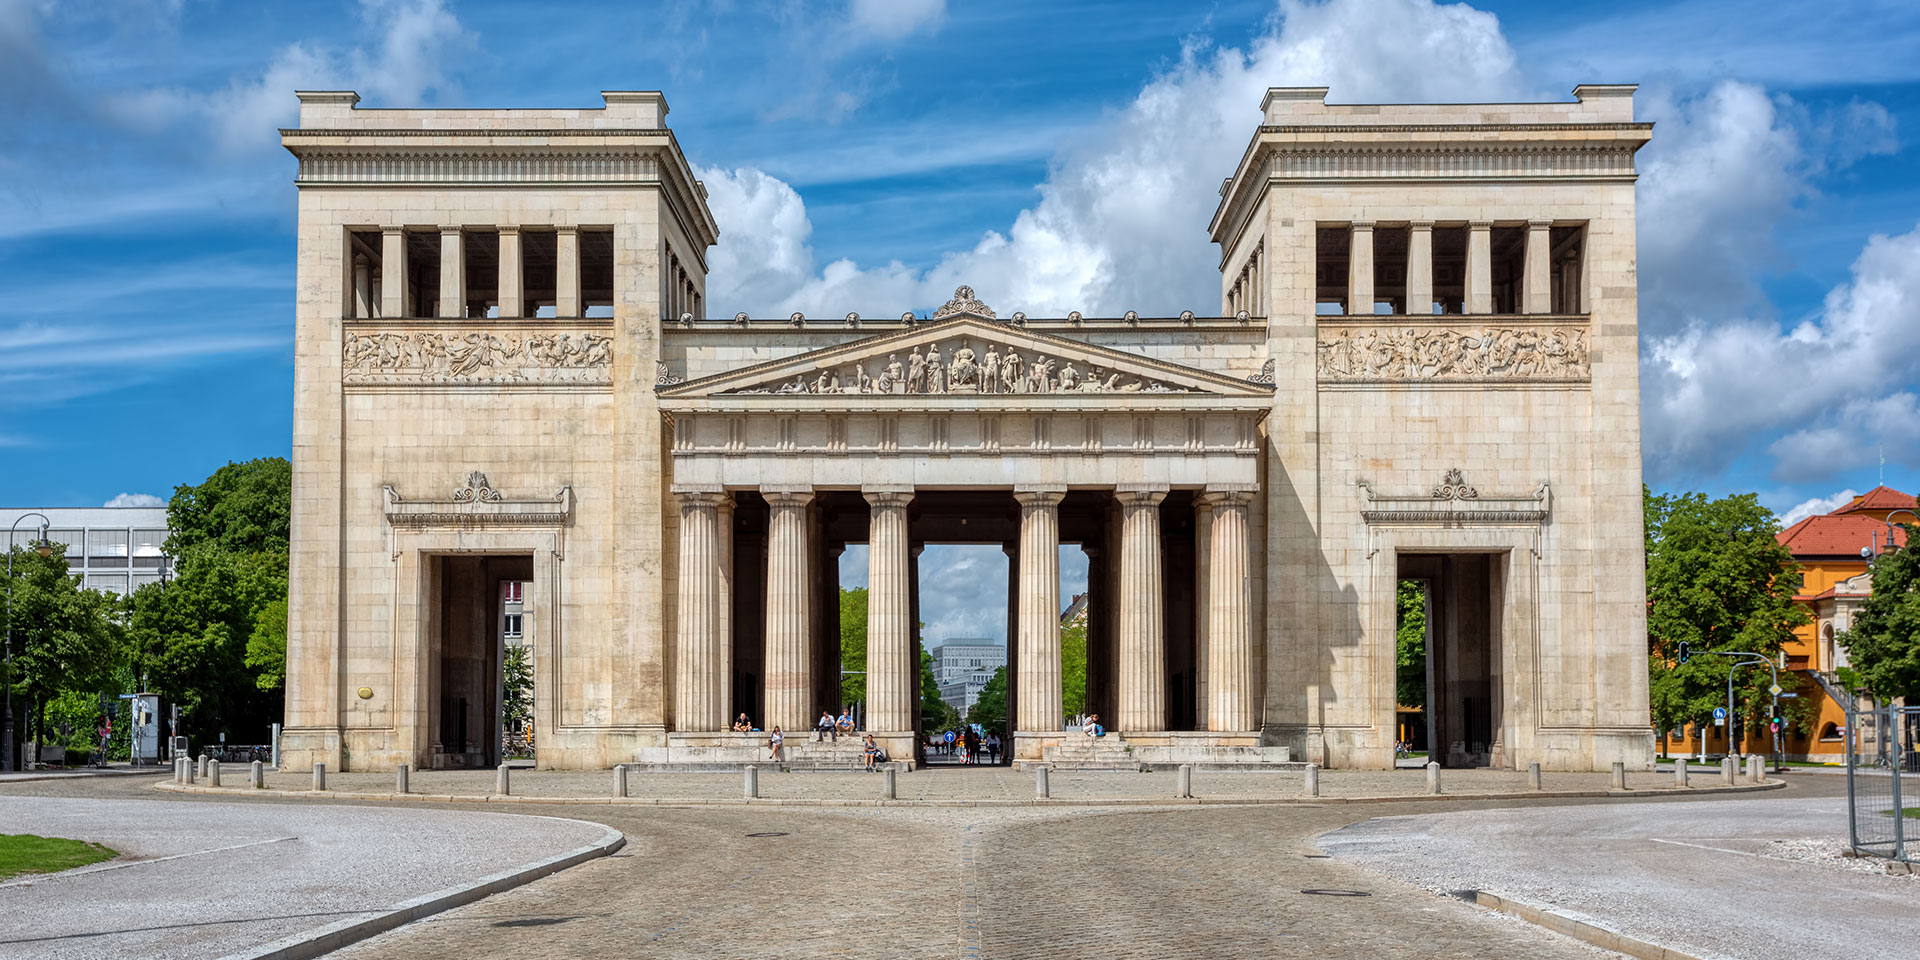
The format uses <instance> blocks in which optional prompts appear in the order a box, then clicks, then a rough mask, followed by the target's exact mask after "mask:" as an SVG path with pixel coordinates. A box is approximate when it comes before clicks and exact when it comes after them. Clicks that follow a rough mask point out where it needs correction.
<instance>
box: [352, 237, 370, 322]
mask: <svg viewBox="0 0 1920 960" xmlns="http://www.w3.org/2000/svg"><path fill="white" fill-rule="evenodd" d="M373 310H374V303H373V267H372V265H371V264H369V263H368V262H367V255H366V254H364V253H356V254H354V255H353V315H354V316H355V317H358V318H360V319H362V320H364V319H366V318H368V317H371V316H373Z"/></svg>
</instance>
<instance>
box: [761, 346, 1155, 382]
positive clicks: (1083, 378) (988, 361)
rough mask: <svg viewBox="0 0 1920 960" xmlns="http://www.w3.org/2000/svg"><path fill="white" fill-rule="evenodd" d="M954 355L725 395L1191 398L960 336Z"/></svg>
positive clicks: (895, 355) (910, 355) (860, 364)
mask: <svg viewBox="0 0 1920 960" xmlns="http://www.w3.org/2000/svg"><path fill="white" fill-rule="evenodd" d="M947 346H948V347H950V348H951V349H952V353H951V354H950V355H949V354H948V353H946V352H944V351H943V350H942V349H941V347H942V342H941V341H940V340H937V339H936V340H930V341H928V342H927V344H926V346H925V348H924V349H923V348H922V347H921V346H920V345H918V344H916V345H914V346H913V347H911V348H909V349H908V350H907V355H906V357H905V358H904V359H902V358H901V356H900V353H899V352H898V351H894V352H891V353H888V354H887V355H886V359H885V360H884V361H882V362H879V363H877V364H875V369H874V370H872V371H869V370H868V369H867V361H864V360H856V361H853V362H852V363H851V364H849V365H847V366H845V367H844V368H837V367H830V366H829V367H822V368H820V370H819V372H818V373H816V374H814V375H813V376H812V377H808V376H806V375H805V374H797V375H795V376H794V378H793V379H791V380H782V381H781V382H779V383H777V384H772V385H764V384H763V385H757V386H752V387H744V388H741V389H738V390H731V391H727V392H729V393H736V394H765V393H771V394H789V395H792V394H863V393H864V394H876V393H878V394H903V395H937V394H989V395H991V394H1044V393H1189V392H1191V391H1189V390H1188V389H1187V388H1186V387H1182V386H1177V385H1170V384H1168V383H1166V382H1164V381H1160V380H1155V379H1152V378H1149V377H1142V376H1138V375H1135V374H1131V373H1127V372H1123V371H1119V370H1113V369H1109V368H1106V367H1102V366H1099V365H1097V364H1095V363H1093V362H1090V361H1089V360H1087V359H1086V358H1072V357H1066V356H1053V355H1048V354H1042V353H1033V354H1032V355H1031V356H1027V355H1023V354H1022V353H1021V352H1020V350H1019V349H1018V348H1017V347H1015V346H1014V345H1012V344H1006V343H1000V344H995V343H983V344H981V345H980V349H978V350H976V349H975V348H974V345H973V341H972V340H971V339H970V338H967V337H961V338H960V340H959V341H958V342H957V343H949V344H947Z"/></svg>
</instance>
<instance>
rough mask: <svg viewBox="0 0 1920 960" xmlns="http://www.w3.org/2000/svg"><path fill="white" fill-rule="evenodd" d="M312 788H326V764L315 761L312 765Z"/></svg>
mask: <svg viewBox="0 0 1920 960" xmlns="http://www.w3.org/2000/svg"><path fill="white" fill-rule="evenodd" d="M313 788H314V789H315V790H325V789H326V788H327V765H326V764H324V763H316V764H314V765H313Z"/></svg>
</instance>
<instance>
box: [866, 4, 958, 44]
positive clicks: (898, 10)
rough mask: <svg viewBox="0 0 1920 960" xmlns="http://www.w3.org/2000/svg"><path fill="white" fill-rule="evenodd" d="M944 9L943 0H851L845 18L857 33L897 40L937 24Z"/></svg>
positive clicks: (944, 13)
mask: <svg viewBox="0 0 1920 960" xmlns="http://www.w3.org/2000/svg"><path fill="white" fill-rule="evenodd" d="M946 13H947V2H946V0H853V2H852V3H851V4H849V5H848V7H847V22H848V24H849V26H851V27H852V28H853V31H854V32H855V33H856V34H865V35H868V36H872V37H875V38H878V39H882V40H898V39H900V38H902V37H906V36H909V35H911V34H915V33H918V32H920V31H921V30H927V29H931V28H933V27H935V26H937V25H938V24H939V23H940V18H941V17H944V16H946Z"/></svg>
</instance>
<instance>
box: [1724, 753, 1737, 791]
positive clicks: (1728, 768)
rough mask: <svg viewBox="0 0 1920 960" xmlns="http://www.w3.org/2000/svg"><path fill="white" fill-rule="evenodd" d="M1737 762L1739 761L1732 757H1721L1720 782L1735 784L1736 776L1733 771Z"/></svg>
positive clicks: (1729, 784) (1728, 784)
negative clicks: (1734, 778)
mask: <svg viewBox="0 0 1920 960" xmlns="http://www.w3.org/2000/svg"><path fill="white" fill-rule="evenodd" d="M1737 763H1738V761H1736V760H1734V759H1733V758H1732V757H1722V758H1720V782H1721V783H1723V784H1725V785H1727V786H1729V787H1731V786H1733V776H1734V773H1733V771H1734V767H1735V764H1737Z"/></svg>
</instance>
